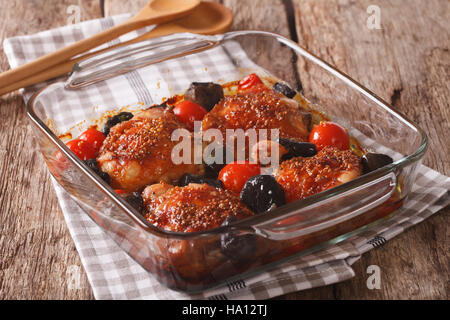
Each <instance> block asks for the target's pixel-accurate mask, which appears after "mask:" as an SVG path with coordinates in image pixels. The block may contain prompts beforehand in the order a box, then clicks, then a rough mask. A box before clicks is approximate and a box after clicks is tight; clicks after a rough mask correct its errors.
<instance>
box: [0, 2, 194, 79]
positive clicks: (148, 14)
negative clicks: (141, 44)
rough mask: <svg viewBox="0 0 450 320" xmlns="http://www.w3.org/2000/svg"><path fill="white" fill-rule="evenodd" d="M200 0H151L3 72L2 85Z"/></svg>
mask: <svg viewBox="0 0 450 320" xmlns="http://www.w3.org/2000/svg"><path fill="white" fill-rule="evenodd" d="M200 1H201V0H152V1H150V2H149V3H148V4H147V5H146V6H145V7H144V8H143V9H142V10H141V11H139V12H138V13H137V14H136V15H135V16H134V17H132V18H131V19H129V20H127V21H125V22H124V23H122V24H119V25H117V26H115V27H112V28H110V29H108V30H105V31H102V32H100V33H97V34H96V35H94V36H92V37H90V38H86V39H83V40H81V41H78V42H76V43H74V44H72V45H70V46H67V47H65V48H62V49H59V50H57V51H55V52H52V53H50V54H47V55H44V56H42V57H40V58H38V59H36V60H34V61H31V62H29V63H26V64H24V65H21V66H20V67H17V68H15V69H13V70H9V71H6V72H3V73H2V74H0V87H5V86H7V85H9V84H11V83H12V82H17V81H19V80H22V79H24V78H25V77H29V76H31V75H34V74H36V73H37V72H40V71H42V70H45V69H47V68H49V67H51V66H54V65H55V64H58V63H60V62H63V61H66V60H68V59H71V58H72V57H74V56H75V55H77V54H80V53H83V52H86V51H88V50H90V49H92V48H95V47H97V46H99V45H101V44H103V43H105V42H108V41H111V40H113V39H115V38H117V37H119V36H121V35H123V34H125V33H128V32H130V31H133V30H136V29H140V28H143V27H146V26H149V25H153V24H159V23H164V22H168V21H170V20H174V19H177V18H180V17H182V16H184V15H187V14H189V13H191V12H192V10H194V9H195V7H197V6H198V5H199V4H200Z"/></svg>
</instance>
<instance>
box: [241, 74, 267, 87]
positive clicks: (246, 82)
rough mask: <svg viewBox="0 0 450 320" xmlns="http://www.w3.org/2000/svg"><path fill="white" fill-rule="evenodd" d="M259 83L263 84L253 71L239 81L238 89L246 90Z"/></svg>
mask: <svg viewBox="0 0 450 320" xmlns="http://www.w3.org/2000/svg"><path fill="white" fill-rule="evenodd" d="M261 84H263V82H262V81H261V79H260V78H259V77H258V76H257V75H256V74H255V73H252V74H250V75H248V76H246V77H245V78H244V79H242V80H241V81H239V85H238V90H240V91H242V90H247V89H250V88H253V87H256V86H258V85H261Z"/></svg>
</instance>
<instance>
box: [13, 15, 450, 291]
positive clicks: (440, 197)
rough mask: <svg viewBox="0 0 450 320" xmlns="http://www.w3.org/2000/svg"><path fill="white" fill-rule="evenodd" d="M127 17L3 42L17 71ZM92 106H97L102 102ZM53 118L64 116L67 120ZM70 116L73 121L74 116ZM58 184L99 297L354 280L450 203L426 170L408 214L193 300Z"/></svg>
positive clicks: (448, 183) (441, 182)
mask: <svg viewBox="0 0 450 320" xmlns="http://www.w3.org/2000/svg"><path fill="white" fill-rule="evenodd" d="M128 17H129V15H121V16H116V17H110V18H104V19H98V20H91V21H86V22H83V23H81V24H78V25H71V26H66V27H62V28H58V29H53V30H48V31H45V32H41V33H38V34H35V35H31V36H20V37H14V38H9V39H6V40H5V41H4V50H5V53H6V55H7V57H8V60H9V63H10V65H11V67H12V68H14V67H17V66H19V65H21V64H23V63H25V62H27V61H30V60H33V59H35V58H37V57H39V56H41V55H43V54H46V53H49V52H52V51H54V50H56V49H58V48H60V47H63V46H66V45H68V44H70V43H72V42H74V41H77V40H80V39H82V38H85V37H88V36H90V35H92V34H95V33H97V32H99V31H101V30H103V29H105V28H108V27H111V26H113V25H114V24H117V23H120V22H122V21H124V20H125V19H127V18H128ZM141 32H145V30H140V32H139V33H141ZM136 35H137V32H134V33H131V34H129V35H127V36H124V37H121V38H120V39H119V41H124V40H126V39H128V38H130V37H134V36H136ZM217 59H218V57H217V56H215V57H214V61H215V62H217ZM191 67H192V66H191ZM180 72H183V70H180ZM124 77H126V80H127V83H128V85H129V87H128V88H126V90H127V91H128V92H134V97H131V96H128V99H130V101H142V102H144V103H146V104H150V103H151V102H152V101H153V100H158V99H157V98H155V95H157V94H158V92H156V90H157V89H158V90H159V91H161V87H158V88H152V87H151V85H148V84H147V83H146V82H145V81H144V80H145V79H143V77H145V75H142V74H140V73H139V72H132V73H130V74H128V75H125V76H124ZM43 85H44V84H39V85H37V86H33V87H30V88H27V89H25V90H22V94H23V96H24V100H25V101H27V100H28V99H29V98H30V96H31V95H32V93H33V92H35V91H36V90H37V89H38V88H40V87H42V86H43ZM104 89H105V90H104V91H102V90H99V91H98V94H99V97H101V96H102V95H110V96H111V97H113V98H114V95H116V94H117V92H119V91H120V90H123V88H114V87H112V88H111V87H108V88H104ZM61 103H63V102H61ZM92 103H93V105H94V104H95V101H92ZM115 105H117V104H115ZM119 105H120V104H119ZM61 110H66V111H65V112H67V110H68V109H67V108H61ZM54 116H55V117H56V118H57V119H58V116H61V115H57V114H56V115H54ZM65 116H66V117H67V113H66V114H65ZM78 119H79V118H78ZM62 120H64V119H62ZM363 142H364V141H363ZM364 144H367V143H364ZM54 187H55V191H56V194H57V196H58V200H59V203H60V206H61V209H62V211H63V214H64V218H65V220H66V222H67V226H68V227H69V231H70V234H71V235H72V238H73V240H74V242H75V246H76V248H77V250H78V252H79V254H80V257H81V261H82V263H83V266H84V268H85V270H86V273H87V276H88V279H89V282H90V284H91V286H92V289H93V292H94V295H95V297H96V298H97V299H205V298H209V299H267V298H271V297H275V296H278V295H282V294H286V293H289V292H293V291H299V290H304V289H308V288H313V287H319V286H324V285H328V284H332V283H336V282H340V281H344V280H347V279H349V278H351V277H353V276H355V273H354V271H353V270H352V268H351V265H352V264H353V263H354V262H355V261H357V260H358V259H359V257H360V256H361V255H362V254H363V253H364V252H367V251H369V250H371V249H372V248H374V247H377V246H379V245H380V244H383V243H384V242H386V241H388V240H389V239H391V238H393V237H395V236H396V235H397V234H399V233H401V232H403V231H404V230H406V229H407V228H409V227H411V226H413V225H415V224H417V223H419V222H421V221H423V220H424V219H426V218H428V217H429V216H431V215H432V214H434V213H436V212H437V211H439V210H440V209H442V208H444V207H445V206H447V205H448V204H449V203H450V199H449V190H450V178H448V177H446V176H443V175H441V174H439V173H438V172H436V171H433V170H431V169H429V168H427V167H425V166H421V167H420V168H419V170H418V178H417V181H416V184H415V186H414V187H413V190H412V192H411V195H410V196H409V197H408V199H407V200H406V202H405V204H404V206H403V207H402V209H400V210H401V212H399V213H398V214H397V215H395V216H394V217H393V218H391V219H390V220H387V221H385V222H383V223H381V224H379V225H377V226H376V227H374V228H372V229H370V230H367V231H365V232H363V233H361V234H359V235H357V236H354V237H352V238H350V239H348V240H346V241H344V242H342V243H340V244H338V245H334V246H331V247H328V248H326V249H323V250H321V251H318V252H316V253H314V254H310V255H307V256H304V257H301V258H299V259H297V260H295V261H292V262H289V263H285V264H283V265H280V266H278V267H277V268H275V269H272V270H269V271H266V272H262V273H260V274H258V275H256V276H253V277H251V278H247V279H241V280H238V281H234V282H233V283H229V284H227V285H225V286H223V287H221V288H218V289H214V290H209V291H206V292H203V293H201V294H197V295H189V294H185V293H180V292H177V291H173V290H170V289H167V288H166V287H164V286H163V285H161V284H160V283H158V281H156V279H155V278H153V276H152V275H151V274H150V273H148V272H147V271H146V270H144V269H143V268H142V267H141V266H140V265H139V264H138V263H136V262H135V261H134V260H133V259H131V258H130V257H129V256H128V255H127V254H126V253H125V252H124V251H123V250H122V249H120V248H119V247H118V246H117V245H116V243H115V242H114V241H113V240H112V239H110V238H109V237H108V236H107V235H106V234H105V233H104V232H103V231H102V229H101V228H100V227H98V226H97V225H96V224H95V223H94V222H93V221H92V220H91V219H90V218H89V217H88V215H87V214H86V213H84V211H83V210H82V209H81V208H80V207H79V206H78V205H77V204H76V203H75V202H74V201H73V200H72V199H71V197H70V195H69V194H68V193H66V192H65V191H64V190H63V189H62V188H61V187H60V186H59V185H58V184H57V183H56V182H54Z"/></svg>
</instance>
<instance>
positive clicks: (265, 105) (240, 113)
mask: <svg viewBox="0 0 450 320" xmlns="http://www.w3.org/2000/svg"><path fill="white" fill-rule="evenodd" d="M310 125H311V114H310V113H309V112H307V111H305V110H303V109H302V108H301V107H300V106H299V104H298V103H297V102H296V101H295V100H293V99H289V98H286V97H285V96H284V95H282V94H281V93H279V92H276V91H274V90H272V89H270V88H268V87H266V86H265V85H262V84H261V85H258V86H256V87H253V88H252V89H251V90H244V91H238V93H237V94H236V95H231V96H225V97H224V98H223V99H221V100H220V101H219V103H217V104H216V106H215V107H214V108H213V109H212V110H211V111H210V112H209V113H208V114H207V115H206V116H205V117H204V118H203V121H202V130H207V129H210V128H216V129H219V130H220V131H221V133H222V135H223V136H224V137H225V134H226V129H243V130H247V129H269V130H270V129H279V136H280V137H282V138H286V139H290V140H295V141H308V137H309V131H310ZM267 134H268V138H270V132H267ZM258 141H259V139H258Z"/></svg>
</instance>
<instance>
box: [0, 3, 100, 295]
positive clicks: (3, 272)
mask: <svg viewBox="0 0 450 320" xmlns="http://www.w3.org/2000/svg"><path fill="white" fill-rule="evenodd" d="M72 4H75V5H78V4H79V5H81V11H80V13H81V15H80V18H81V20H87V19H92V18H96V17H100V7H99V4H98V2H97V1H95V2H94V1H87V0H86V1H84V0H83V1H80V2H78V1H70V0H65V1H59V0H51V1H48V0H45V1H44V0H36V1H21V0H16V1H3V0H2V1H1V7H2V10H1V11H0V39H4V38H6V37H10V36H15V35H22V34H31V33H35V32H38V31H43V30H46V29H50V28H54V27H58V26H63V25H65V24H67V19H68V17H69V15H68V14H67V11H66V10H67V8H68V6H69V5H72ZM24 21H26V22H27V24H26V25H24ZM7 69H9V65H8V63H7V59H6V56H5V54H4V52H3V50H1V53H0V70H2V71H4V70H7ZM0 134H1V136H2V137H3V138H2V139H1V141H0V221H1V224H0V230H1V232H0V256H1V257H2V258H1V260H0V299H92V298H93V295H92V290H91V288H90V286H89V283H88V281H87V278H86V274H85V273H84V271H83V267H82V265H81V262H80V258H79V256H78V254H77V252H76V250H75V246H74V244H73V241H72V238H71V237H70V235H69V232H68V229H67V226H66V224H65V222H64V218H63V216H62V214H61V211H60V208H59V206H58V202H57V200H56V196H55V194H54V190H53V187H52V185H51V183H50V176H49V173H48V171H47V169H46V166H45V163H44V161H43V159H42V157H41V155H40V153H39V152H38V150H37V149H36V144H35V142H34V139H33V138H32V137H33V135H32V132H31V124H30V122H29V120H28V117H27V115H26V110H25V105H24V103H23V101H22V98H21V96H19V95H18V94H17V93H12V94H8V95H6V96H3V97H1V98H0ZM72 280H73V281H74V282H72V283H71V284H69V282H68V281H72ZM74 284H78V285H74Z"/></svg>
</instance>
